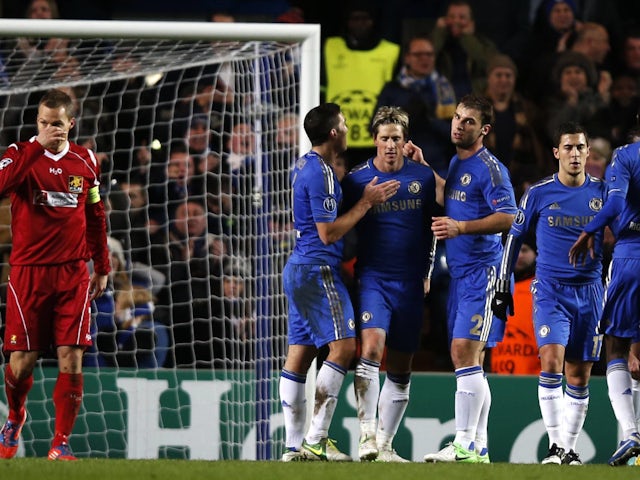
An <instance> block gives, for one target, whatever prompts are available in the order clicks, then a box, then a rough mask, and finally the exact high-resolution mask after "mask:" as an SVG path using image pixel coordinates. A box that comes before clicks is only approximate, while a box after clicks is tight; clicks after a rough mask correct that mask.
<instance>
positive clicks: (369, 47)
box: [322, 0, 400, 168]
mask: <svg viewBox="0 0 640 480" xmlns="http://www.w3.org/2000/svg"><path fill="white" fill-rule="evenodd" d="M344 12H345V18H344V21H345V23H344V27H345V30H344V32H343V34H342V35H341V36H333V37H329V38H327V40H326V41H325V43H324V49H323V56H322V59H323V67H324V70H323V71H324V78H323V88H324V93H325V95H324V96H325V99H326V101H327V102H335V103H338V104H340V105H342V106H343V113H344V115H345V119H346V122H347V125H349V150H348V151H347V152H346V154H347V156H348V162H347V164H348V167H349V168H350V167H353V166H354V165H356V164H358V163H360V162H362V161H364V160H366V159H367V158H368V157H369V156H370V155H373V153H375V149H373V148H372V147H371V145H372V139H371V133H370V131H369V128H370V123H371V117H372V116H373V112H374V107H375V104H376V100H377V98H378V95H379V93H380V90H382V87H383V86H384V84H385V82H388V81H390V80H391V79H392V78H393V74H394V71H395V69H396V64H397V62H398V57H399V55H400V46H399V45H397V44H395V43H392V42H390V41H388V40H385V39H383V38H381V37H379V29H378V28H379V26H378V18H377V13H378V12H377V10H376V9H375V8H374V7H373V6H372V4H371V2H369V1H367V0H350V1H349V2H348V3H347V6H346V9H345V11H344ZM354 72H357V75H354Z"/></svg>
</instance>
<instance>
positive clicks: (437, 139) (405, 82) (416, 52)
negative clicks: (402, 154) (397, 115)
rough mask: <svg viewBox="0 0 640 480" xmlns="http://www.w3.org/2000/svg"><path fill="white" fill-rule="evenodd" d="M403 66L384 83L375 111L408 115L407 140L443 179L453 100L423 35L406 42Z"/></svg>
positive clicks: (448, 152) (450, 89)
mask: <svg viewBox="0 0 640 480" xmlns="http://www.w3.org/2000/svg"><path fill="white" fill-rule="evenodd" d="M403 59H404V65H403V66H402V68H401V70H400V73H399V74H398V76H397V77H396V78H395V79H394V80H392V81H390V82H387V83H386V84H385V85H384V87H383V88H382V91H381V92H380V95H379V96H378V103H377V105H376V111H378V109H379V108H380V107H381V106H391V105H394V106H398V107H401V108H402V109H403V110H405V111H406V112H407V113H408V114H409V118H410V119H411V121H410V122H409V137H408V138H410V139H411V140H412V141H413V142H414V143H415V144H416V145H418V146H419V147H420V148H422V149H423V150H424V151H425V152H426V154H427V156H428V160H429V165H430V166H431V167H432V168H433V169H434V170H436V172H438V174H440V176H442V177H445V176H446V173H447V168H448V167H449V159H450V158H451V156H452V155H453V147H451V145H450V142H449V133H450V122H451V117H452V116H453V112H454V111H455V109H456V97H455V93H454V91H453V87H452V86H451V83H450V82H449V80H447V78H446V77H444V76H443V75H440V74H439V73H438V72H437V71H436V69H435V49H434V47H433V43H432V41H431V40H430V39H429V38H428V37H425V36H423V35H416V36H413V37H412V38H410V39H409V41H408V42H407V45H406V47H405V53H404V57H403Z"/></svg>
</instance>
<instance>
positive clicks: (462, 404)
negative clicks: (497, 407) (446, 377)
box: [454, 365, 486, 449]
mask: <svg viewBox="0 0 640 480" xmlns="http://www.w3.org/2000/svg"><path fill="white" fill-rule="evenodd" d="M485 393H486V390H485V381H484V372H483V371H482V367H481V366H480V365H476V366H473V367H464V368H458V369H457V370H456V397H455V413H456V438H455V439H454V442H456V443H458V444H460V445H462V446H463V447H464V448H467V449H471V448H472V446H473V445H474V441H475V439H476V431H477V429H478V421H479V419H480V411H481V410H482V404H483V403H484V397H485Z"/></svg>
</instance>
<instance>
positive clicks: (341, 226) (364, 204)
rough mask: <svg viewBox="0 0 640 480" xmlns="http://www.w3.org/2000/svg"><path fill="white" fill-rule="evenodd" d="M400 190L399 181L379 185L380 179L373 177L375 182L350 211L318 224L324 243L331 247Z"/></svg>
mask: <svg viewBox="0 0 640 480" xmlns="http://www.w3.org/2000/svg"><path fill="white" fill-rule="evenodd" d="M399 188H400V182H399V181H398V180H387V181H386V182H382V183H378V177H373V180H371V181H370V182H369V183H368V184H367V186H366V187H365V188H364V192H363V194H362V197H361V198H360V200H358V201H357V202H356V204H355V205H354V206H353V207H352V208H351V209H350V210H349V211H347V212H346V213H344V214H342V215H340V216H339V217H338V218H336V219H335V221H333V222H326V223H316V228H317V229H318V235H319V236H320V240H321V241H322V243H324V244H325V245H330V244H332V243H335V242H337V241H338V240H340V239H341V238H342V237H343V236H344V235H345V234H346V233H347V232H348V231H349V230H351V229H352V228H353V227H354V226H355V224H356V223H358V221H359V220H360V219H361V218H362V217H364V216H365V215H366V214H367V212H368V211H369V209H370V208H371V207H373V206H374V205H378V204H380V203H383V202H386V201H387V200H388V199H390V198H391V197H393V196H394V195H395V194H396V192H397V191H398V189H399Z"/></svg>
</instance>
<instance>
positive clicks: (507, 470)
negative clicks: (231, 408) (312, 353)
mask: <svg viewBox="0 0 640 480" xmlns="http://www.w3.org/2000/svg"><path fill="white" fill-rule="evenodd" d="M636 468H639V467H628V466H623V467H615V468H614V467H609V466H607V465H583V466H574V467H572V466H567V465H562V466H558V465H522V464H520V465H517V464H508V463H493V464H490V465H472V464H453V465H451V464H426V463H409V464H389V463H386V464H383V463H341V464H340V463H325V462H322V463H320V462H319V463H315V462H310V463H281V462H276V461H272V462H250V461H196V460H116V459H81V460H79V461H77V462H50V461H48V460H46V459H40V458H37V459H36V458H17V459H13V460H4V461H1V462H0V478H2V479H3V480H4V479H12V480H31V479H34V480H35V479H38V480H43V479H45V480H75V479H78V480H103V479H104V480H125V479H126V480H146V479H149V480H160V479H172V480H196V479H197V480H201V479H207V480H217V479H221V480H222V479H224V480H236V479H238V480H245V479H259V480H272V479H273V480H301V479H303V480H338V479H345V480H376V479H381V480H412V479H419V480H424V479H434V480H435V479H438V480H439V479H442V480H533V479H544V480H571V479H579V480H613V479H629V478H635V477H637V476H638V474H639V473H640V468H639V469H638V470H635V471H634V470H633V469H636ZM630 469H631V470H630Z"/></svg>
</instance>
